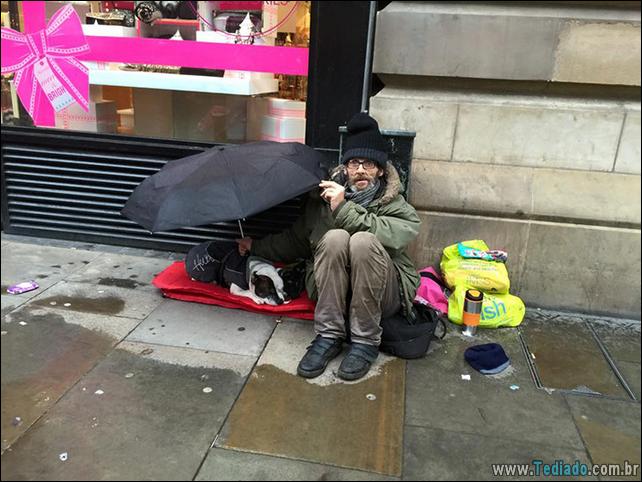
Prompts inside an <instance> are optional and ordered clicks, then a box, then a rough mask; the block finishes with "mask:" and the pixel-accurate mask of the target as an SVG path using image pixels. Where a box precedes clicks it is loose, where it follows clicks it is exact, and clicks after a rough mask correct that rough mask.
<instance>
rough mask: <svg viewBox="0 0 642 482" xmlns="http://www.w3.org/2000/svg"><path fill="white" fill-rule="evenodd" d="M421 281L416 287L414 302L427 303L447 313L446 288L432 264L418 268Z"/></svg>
mask: <svg viewBox="0 0 642 482" xmlns="http://www.w3.org/2000/svg"><path fill="white" fill-rule="evenodd" d="M419 276H421V282H420V284H419V288H418V289H417V295H416V296H415V302H417V303H421V304H422V305H428V306H430V307H432V308H434V309H435V310H437V311H439V312H440V313H442V314H444V315H447V314H448V296H449V294H450V293H449V292H448V288H447V287H446V285H445V284H444V282H443V281H442V279H441V276H439V274H438V273H437V271H435V268H433V267H432V266H427V267H425V268H422V269H420V270H419Z"/></svg>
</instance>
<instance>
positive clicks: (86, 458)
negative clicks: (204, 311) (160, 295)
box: [2, 343, 254, 480]
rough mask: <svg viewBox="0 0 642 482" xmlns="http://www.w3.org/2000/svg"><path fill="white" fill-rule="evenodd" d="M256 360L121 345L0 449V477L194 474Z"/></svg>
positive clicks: (174, 477) (156, 477) (161, 477)
mask: <svg viewBox="0 0 642 482" xmlns="http://www.w3.org/2000/svg"><path fill="white" fill-rule="evenodd" d="M153 355H156V357H155V358H154V357H153ZM253 363H254V359H252V358H250V357H242V356H236V355H226V354H218V353H208V354H206V353H204V352H202V351H199V350H191V349H176V348H171V347H160V348H158V347H155V346H150V345H144V344H131V343H123V344H121V345H119V347H118V348H117V349H116V350H114V351H113V352H112V353H111V354H110V355H109V356H108V357H107V358H106V359H105V360H103V361H102V362H101V363H100V364H99V365H98V366H97V367H96V368H95V369H94V370H92V371H91V373H89V374H88V375H87V376H86V377H85V378H84V379H83V380H82V381H81V382H80V383H78V384H77V385H76V386H75V387H74V388H73V389H72V390H71V391H70V392H69V393H68V394H67V395H66V396H65V397H64V398H63V399H62V400H61V401H60V402H59V403H58V404H57V405H56V407H54V408H53V409H52V410H50V411H49V412H48V413H47V414H46V415H45V416H44V417H43V418H42V419H41V420H39V421H38V423H37V424H36V425H35V426H34V427H33V428H32V429H31V430H29V432H27V433H26V434H25V435H24V436H23V437H21V438H20V440H19V441H18V442H17V443H16V444H15V445H14V446H13V447H11V449H10V450H7V451H6V452H5V453H4V454H3V455H2V480H16V479H38V480H104V479H115V480H143V479H144V480H191V479H192V477H194V475H195V474H196V472H197V470H198V468H199V466H200V464H201V462H202V460H203V458H204V457H205V455H206V453H207V450H208V448H209V446H210V444H211V443H212V440H213V439H214V436H215V435H216V433H217V432H218V430H219V429H220V426H221V425H222V423H223V420H224V419H225V416H226V415H227V413H228V412H229V409H230V407H231V405H232V403H233V402H234V400H235V398H236V397H237V395H238V393H239V391H240V390H241V387H242V386H243V383H244V381H245V377H246V376H247V374H248V373H249V371H250V369H251V367H252V365H253ZM208 387H209V388H211V391H208V390H206V391H204V389H205V388H208ZM62 453H66V454H67V460H66V461H62V460H61V459H60V458H59V457H60V454H62Z"/></svg>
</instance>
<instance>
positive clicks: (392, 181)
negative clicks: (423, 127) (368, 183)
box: [330, 162, 401, 205]
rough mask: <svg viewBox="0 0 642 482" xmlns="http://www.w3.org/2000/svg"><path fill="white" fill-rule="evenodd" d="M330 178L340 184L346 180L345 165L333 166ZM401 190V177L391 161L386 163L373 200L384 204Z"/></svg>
mask: <svg viewBox="0 0 642 482" xmlns="http://www.w3.org/2000/svg"><path fill="white" fill-rule="evenodd" d="M330 180H332V181H334V182H336V183H338V184H341V185H342V186H343V185H345V183H346V182H347V180H348V173H347V172H346V166H345V165H344V164H341V165H339V166H337V167H335V168H334V169H333V170H332V171H331V173H330ZM400 192H401V179H400V178H399V173H398V172H397V169H396V168H395V166H393V165H392V163H391V162H388V163H387V164H386V171H385V172H384V174H383V176H381V188H380V189H379V192H378V193H377V195H376V196H375V201H374V202H378V203H379V204H382V205H385V204H389V203H390V202H391V201H392V200H393V199H394V198H396V197H397V195H398V194H399V193H400Z"/></svg>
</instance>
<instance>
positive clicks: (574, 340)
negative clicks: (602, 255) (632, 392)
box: [520, 313, 628, 399]
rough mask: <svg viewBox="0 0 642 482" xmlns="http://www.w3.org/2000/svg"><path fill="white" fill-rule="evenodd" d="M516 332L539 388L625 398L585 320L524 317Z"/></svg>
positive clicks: (560, 317) (626, 396)
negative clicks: (526, 350)
mask: <svg viewBox="0 0 642 482" xmlns="http://www.w3.org/2000/svg"><path fill="white" fill-rule="evenodd" d="M520 330H521V332H522V333H523V336H524V339H525V340H526V343H527V344H528V347H529V349H530V351H531V352H532V353H533V354H534V356H535V359H534V364H535V367H536V369H537V372H538V374H539V377H540V379H541V382H542V385H543V386H545V387H547V388H555V389H565V390H579V391H591V392H595V393H599V394H603V395H609V396H613V397H618V398H622V399H625V398H628V395H627V394H626V392H625V391H624V389H623V388H622V386H621V385H620V383H619V381H618V379H617V377H616V376H615V374H614V373H613V371H612V370H611V367H610V366H609V364H608V362H607V361H606V358H604V355H603V354H602V352H601V350H600V348H599V346H598V344H597V342H596V341H595V339H594V337H593V335H592V334H591V332H590V330H589V328H588V326H587V324H586V321H585V320H583V319H581V318H578V317H574V316H568V315H562V314H561V315H557V316H555V317H554V318H548V319H547V318H544V317H535V316H532V315H530V314H528V313H527V314H526V318H525V320H524V322H523V324H522V325H521V327H520ZM587 367H590V370H587Z"/></svg>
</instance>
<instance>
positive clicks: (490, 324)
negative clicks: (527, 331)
mask: <svg viewBox="0 0 642 482" xmlns="http://www.w3.org/2000/svg"><path fill="white" fill-rule="evenodd" d="M467 289H468V288H466V287H465V286H457V288H455V291H453V292H452V294H451V295H450V297H449V298H448V319H449V320H450V321H452V322H453V323H457V324H458V325H461V324H462V316H463V313H464V298H465V297H466V290H467ZM525 314H526V307H525V306H524V302H523V301H522V300H521V299H520V298H518V297H517V296H513V295H509V294H505V295H492V294H484V299H483V301H482V311H481V317H480V320H479V326H480V328H499V327H500V326H517V325H519V324H520V323H521V322H522V320H523V319H524V315H525Z"/></svg>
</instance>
